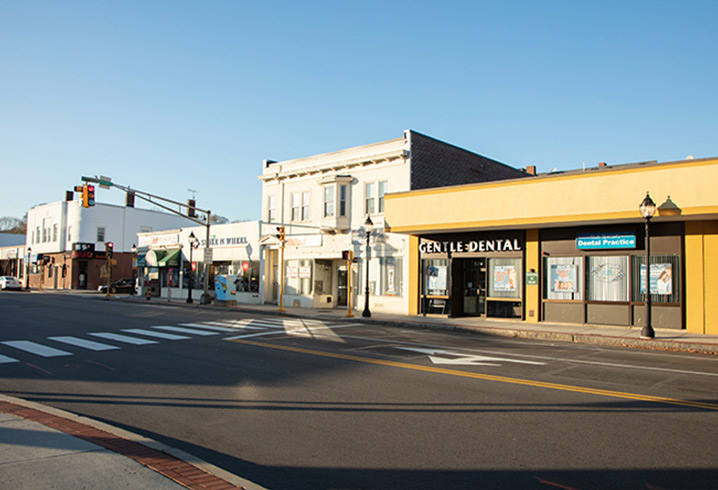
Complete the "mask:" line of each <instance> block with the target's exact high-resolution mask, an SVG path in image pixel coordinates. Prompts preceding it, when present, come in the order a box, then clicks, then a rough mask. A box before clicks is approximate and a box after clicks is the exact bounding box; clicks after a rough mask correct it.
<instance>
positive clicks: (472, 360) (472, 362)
mask: <svg viewBox="0 0 718 490" xmlns="http://www.w3.org/2000/svg"><path fill="white" fill-rule="evenodd" d="M397 348H398V349H402V350H408V351H413V352H419V353H422V354H428V355H429V359H430V360H431V362H433V363H434V364H450V365H454V366H456V365H468V366H501V364H495V363H492V362H487V361H496V362H514V363H518V364H532V365H534V366H545V365H546V363H545V362H535V361H521V360H518V359H507V358H505V357H491V356H482V355H475V354H464V353H462V352H454V351H448V350H440V349H422V348H418V347H397ZM433 354H441V355H444V356H452V357H450V358H446V357H439V356H435V355H433Z"/></svg>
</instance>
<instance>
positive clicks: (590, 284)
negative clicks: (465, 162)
mask: <svg viewBox="0 0 718 490" xmlns="http://www.w3.org/2000/svg"><path fill="white" fill-rule="evenodd" d="M717 182H718V158H706V159H691V160H685V161H678V162H666V163H656V162H646V163H638V164H627V165H605V164H600V165H599V167H597V168H590V169H585V170H576V171H568V172H554V173H551V174H546V175H538V176H534V175H529V174H527V177H525V178H520V179H512V180H507V181H500V182H493V183H485V184H472V185H463V186H455V187H445V188H439V189H426V190H417V191H410V192H402V193H396V194H389V195H387V196H386V212H385V220H386V226H387V228H388V230H389V231H391V232H394V233H405V234H408V235H410V236H411V240H410V242H411V254H410V262H411V264H410V270H411V271H412V272H411V275H410V284H409V294H410V296H409V301H410V307H409V311H410V312H411V313H412V314H417V315H418V314H445V315H451V316H462V315H478V316H487V317H502V318H515V319H519V320H524V321H527V322H541V321H546V322H566V323H590V324H609V325H625V326H631V325H643V324H644V323H645V321H646V316H647V315H646V307H645V292H646V279H645V278H646V266H645V264H646V262H645V257H646V249H645V245H646V240H645V234H646V220H644V219H643V217H642V216H641V215H640V213H639V205H640V204H641V202H642V201H643V199H644V198H645V197H646V194H647V192H648V193H650V196H651V197H652V199H653V200H654V201H655V203H656V206H657V208H658V209H657V212H656V214H655V216H654V217H653V218H652V219H651V220H650V226H649V229H648V233H649V236H650V240H649V244H650V267H649V283H650V292H651V295H650V299H651V304H652V308H651V317H652V318H651V320H652V324H653V326H654V327H656V328H675V329H687V330H688V331H691V332H696V333H705V334H718V301H716V299H718V193H717V192H716V190H715V185H716V183H717Z"/></svg>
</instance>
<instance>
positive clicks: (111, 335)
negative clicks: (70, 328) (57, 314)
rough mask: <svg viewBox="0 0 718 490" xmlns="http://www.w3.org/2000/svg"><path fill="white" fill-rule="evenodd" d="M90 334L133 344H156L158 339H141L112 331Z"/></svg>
mask: <svg viewBox="0 0 718 490" xmlns="http://www.w3.org/2000/svg"><path fill="white" fill-rule="evenodd" d="M88 335H94V336H95V337H100V338H103V339H107V340H116V341H117V342H123V343H125V344H133V345H147V344H156V343H157V341H156V340H149V339H140V338H137V337H129V336H127V335H122V334H119V333H112V332H92V333H90V334H88Z"/></svg>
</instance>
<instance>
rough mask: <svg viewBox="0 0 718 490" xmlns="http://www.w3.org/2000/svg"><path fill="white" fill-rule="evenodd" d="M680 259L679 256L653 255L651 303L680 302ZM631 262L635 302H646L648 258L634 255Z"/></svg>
mask: <svg viewBox="0 0 718 490" xmlns="http://www.w3.org/2000/svg"><path fill="white" fill-rule="evenodd" d="M679 259H680V257H679V256H678V255H651V268H650V271H649V278H648V280H649V281H650V284H651V302H653V303H679V302H680V291H679V289H680V288H679V286H680V281H678V278H679V277H680V276H679V273H680V260H679ZM631 262H632V264H631V270H632V271H633V281H632V287H631V289H632V297H633V301H641V302H644V301H646V257H645V256H642V255H634V256H633V257H631Z"/></svg>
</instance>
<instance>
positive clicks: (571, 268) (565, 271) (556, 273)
mask: <svg viewBox="0 0 718 490" xmlns="http://www.w3.org/2000/svg"><path fill="white" fill-rule="evenodd" d="M577 275H578V266H576V265H574V264H552V265H551V292H554V293H575V292H576V285H577V284H576V277H577Z"/></svg>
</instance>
